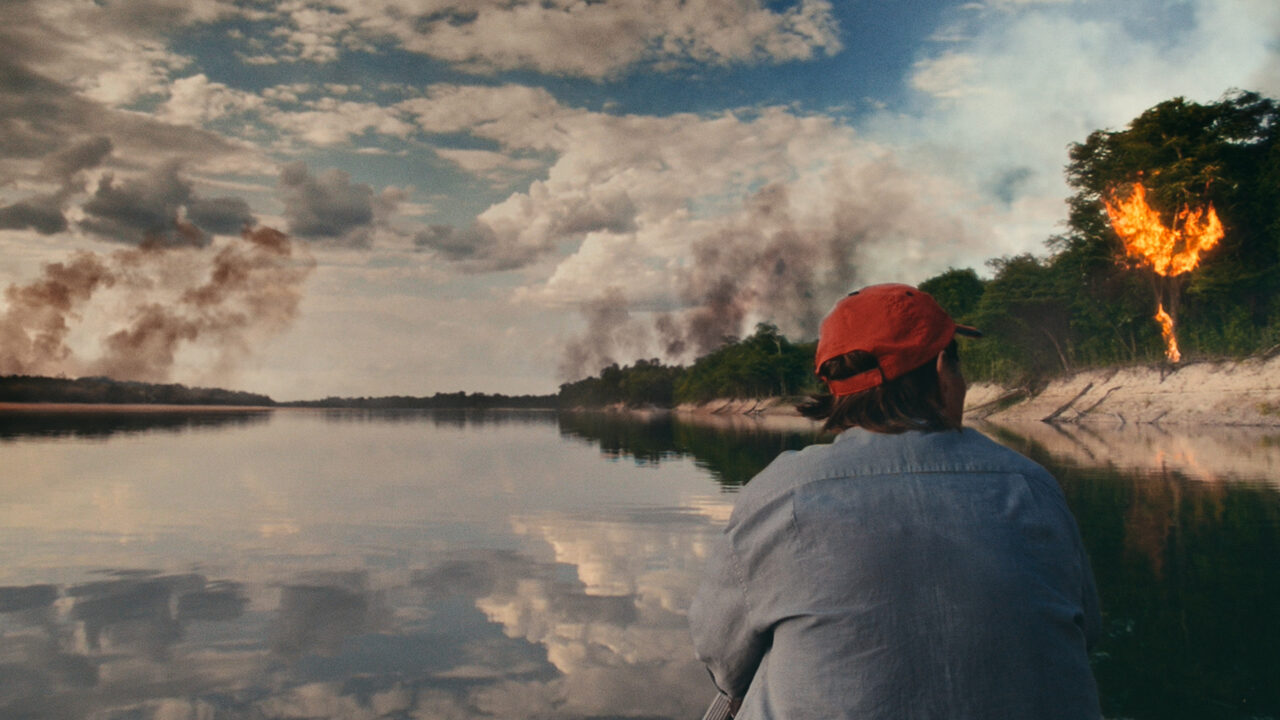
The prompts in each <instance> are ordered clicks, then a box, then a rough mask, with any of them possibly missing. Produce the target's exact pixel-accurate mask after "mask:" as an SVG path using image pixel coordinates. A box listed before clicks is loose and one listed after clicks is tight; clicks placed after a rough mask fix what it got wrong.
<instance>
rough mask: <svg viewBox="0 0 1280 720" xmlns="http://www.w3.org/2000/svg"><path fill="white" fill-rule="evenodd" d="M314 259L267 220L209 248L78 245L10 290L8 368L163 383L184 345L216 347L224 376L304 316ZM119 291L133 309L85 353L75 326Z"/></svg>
mask: <svg viewBox="0 0 1280 720" xmlns="http://www.w3.org/2000/svg"><path fill="white" fill-rule="evenodd" d="M313 267H314V261H312V260H311V258H310V257H309V256H306V255H305V254H302V255H299V254H296V253H295V249H294V245H293V243H292V242H291V240H290V239H289V237H288V236H286V235H285V234H284V233H281V232H279V231H277V230H273V229H272V228H268V227H259V228H256V229H253V230H246V231H245V232H244V233H243V234H242V235H241V236H240V237H239V238H235V239H230V240H228V241H227V242H225V243H220V244H218V245H213V246H209V247H192V246H172V245H168V244H154V243H144V244H143V245H141V246H139V247H137V248H130V249H126V250H119V251H116V252H114V253H111V254H109V255H99V254H96V253H91V252H80V253H77V254H76V255H75V256H73V257H72V259H71V260H69V261H66V262H56V263H50V264H49V265H47V266H45V268H44V273H43V276H42V277H41V278H40V279H38V280H36V281H35V282H32V283H30V284H27V285H11V286H10V287H9V288H8V289H7V290H6V291H5V299H6V301H7V308H6V310H5V312H4V314H3V315H2V316H0V343H2V345H0V374H6V375H15V374H21V375H79V374H85V373H88V374H93V375H106V376H109V377H112V378H115V379H118V380H139V381H146V382H163V381H166V380H168V379H169V376H170V373H171V371H172V369H173V366H174V364H175V361H176V360H177V358H178V354H179V352H180V351H182V350H183V349H184V348H191V349H193V350H196V351H199V352H203V353H205V354H207V355H210V356H211V364H210V368H211V371H210V376H211V377H215V378H220V377H226V376H227V375H228V374H229V373H230V372H232V371H233V370H234V369H235V367H236V366H237V365H238V364H239V362H240V361H241V360H243V359H244V358H245V357H246V356H247V355H248V354H250V352H251V351H252V349H253V347H254V344H255V343H256V342H258V341H260V340H262V339H265V338H266V337H269V336H271V335H274V334H277V333H280V332H282V331H283V330H285V329H286V328H287V327H288V326H289V325H290V323H291V322H292V321H293V320H294V319H295V318H296V317H297V314H298V306H299V303H300V301H301V298H302V295H301V288H302V283H303V281H304V280H305V279H306V278H307V276H308V275H309V274H310V272H311V270H312V269H313ZM107 291H110V293H111V294H112V295H111V297H106V294H107ZM112 300H114V301H116V302H119V303H121V304H123V305H124V306H125V307H126V308H127V309H126V310H124V311H122V312H121V313H120V314H119V316H118V317H115V318H113V319H112V320H111V321H110V322H111V325H112V327H110V328H108V329H107V330H106V332H105V333H103V334H101V335H100V336H99V337H97V339H96V344H97V346H98V347H97V348H94V350H96V351H97V352H96V356H93V357H83V356H82V355H87V354H89V353H81V354H78V353H77V352H76V351H75V350H73V348H72V347H71V345H70V344H69V342H68V336H69V334H70V333H71V332H72V330H73V328H74V327H76V326H77V323H80V322H81V321H83V319H84V314H85V312H86V310H87V309H89V307H90V302H91V301H93V302H94V303H95V304H98V303H103V304H104V305H106V306H109V305H110V303H111V301H112Z"/></svg>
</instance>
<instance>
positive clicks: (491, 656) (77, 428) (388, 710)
mask: <svg viewBox="0 0 1280 720" xmlns="http://www.w3.org/2000/svg"><path fill="white" fill-rule="evenodd" d="M982 429H983V431H984V432H987V433H988V434H991V435H992V436H993V437H995V438H996V439H997V440H999V441H1000V442H1003V443H1006V444H1008V445H1011V446H1013V447H1015V448H1017V449H1019V450H1021V451H1023V452H1025V453H1027V454H1029V455H1031V456H1032V457H1033V458H1034V459H1036V460H1037V461H1039V462H1041V463H1042V464H1044V465H1046V466H1047V467H1049V468H1050V470H1052V471H1053V472H1054V474H1055V475H1056V476H1057V477H1058V478H1059V480H1060V482H1061V483H1062V485H1063V488H1064V491H1065V492H1066V495H1067V498H1068V501H1069V502H1070V504H1071V506H1072V509H1073V510H1074V511H1075V513H1076V516H1077V518H1078V520H1079V523H1080V526H1081V530H1082V533H1083V535H1084V538H1085V542H1086V545H1087V547H1088V549H1089V552H1090V555H1091V556H1092V558H1093V564H1094V569H1095V572H1096V574H1097V577H1098V582H1099V587H1100V592H1101V595H1102V600H1103V605H1104V615H1105V623H1106V637H1105V639H1104V641H1103V642H1102V644H1101V645H1100V647H1099V648H1098V650H1097V652H1095V654H1094V657H1093V662H1094V669H1095V674H1096V675H1097V677H1098V680H1099V685H1100V688H1101V691H1102V695H1103V702H1104V710H1105V712H1106V714H1107V716H1108V717H1110V718H1143V719H1146V718H1150V719H1152V720H1156V719H1161V720H1163V719H1166V718H1197V719H1199V718H1241V719H1244V718H1266V717H1278V716H1280V682H1277V678H1280V653H1277V652H1276V648H1278V647H1280V613H1278V612H1277V610H1276V609H1277V603H1276V597H1277V593H1278V592H1280V433H1277V432H1275V431H1272V432H1270V433H1268V432H1263V431H1255V430H1246V429H1239V428H1236V429H1221V430H1209V429H1205V428H1197V429H1196V430H1195V432H1193V433H1178V432H1174V431H1163V430H1160V429H1159V428H1155V427H1150V426H1148V427H1145V428H1143V427H1134V426H1129V427H1126V428H1120V429H1111V430H1106V431H1100V430H1092V431H1090V430H1087V429H1081V428H1074V429H1073V428H1054V427H1051V426H1048V425H1043V424H1035V425H1029V426H1022V427H995V426H989V427H983V428H982ZM819 440H821V438H820V437H819V436H818V435H817V433H816V432H815V431H814V430H813V429H812V428H811V427H810V426H809V425H808V424H806V423H803V422H800V421H787V420H776V421H771V422H763V421H753V420H748V419H744V418H735V419H720V420H716V421H714V422H713V421H701V422H687V421H680V420H673V419H671V418H663V417H659V418H652V419H649V420H647V421H644V420H638V419H634V418H622V417H618V416H597V415H569V414H566V415H557V414H555V413H550V412H506V413H500V412H488V413H463V412H453V413H445V412H436V413H430V412H403V411H402V412H365V411H312V410H305V411H303V410H277V411H271V412H235V411H222V412H217V413H200V412H193V413H150V412H135V413H91V414H80V413H69V412H65V411H64V412H15V411H9V412H4V413H3V414H0V473H2V477H3V481H2V482H0V717H4V718H58V719H64V718H67V719H77V718H85V719H89V718H92V719H93V720H116V719H119V720H123V719H125V718H129V719H144V720H150V719H153V718H154V719H156V720H187V719H190V720H197V719H199V720H215V719H221V718H237V719H238V718H356V719H361V718H442V719H443V718H448V719H450V720H465V719H470V718H491V717H492V718H555V719H559V718H566V719H568V718H575V719H576V718H584V719H585V718H613V717H638V718H672V719H677V718H692V717H700V716H701V715H700V714H701V711H702V709H703V707H704V706H705V705H706V703H707V701H708V700H709V699H710V685H709V682H708V680H707V677H706V674H705V672H704V671H703V670H702V668H701V667H700V665H699V664H698V663H697V662H696V661H695V660H693V658H692V650H691V649H690V646H689V640H688V633H687V628H686V624H685V610H686V608H687V607H688V604H689V600H690V598H691V596H692V593H693V591H694V589H695V588H696V585H697V582H698V577H699V573H700V570H701V567H702V563H703V561H704V558H705V554H706V549H707V546H708V543H709V542H710V541H711V539H712V537H713V536H714V535H715V533H716V532H717V531H718V530H719V528H720V527H722V526H723V524H724V522H725V520H726V518H727V517H728V514H729V511H730V509H731V507H732V503H733V500H734V497H735V493H736V491H737V489H738V488H739V487H741V485H742V484H743V483H745V482H746V481H747V480H749V479H750V477H751V476H752V475H753V474H754V473H755V472H756V471H758V470H759V469H760V468H761V467H763V466H764V465H765V464H766V463H768V462H769V460H771V459H772V458H773V457H774V456H775V455H777V453H779V452H781V451H783V450H787V449H795V448H799V447H803V446H804V445H806V444H809V443H812V442H815V441H819Z"/></svg>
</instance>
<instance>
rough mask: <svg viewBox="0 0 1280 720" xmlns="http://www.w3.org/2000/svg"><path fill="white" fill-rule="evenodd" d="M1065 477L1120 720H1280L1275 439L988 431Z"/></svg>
mask: <svg viewBox="0 0 1280 720" xmlns="http://www.w3.org/2000/svg"><path fill="white" fill-rule="evenodd" d="M987 430H988V431H990V432H993V433H994V434H996V435H997V436H998V437H999V438H1000V439H1001V440H1002V441H1003V442H1005V443H1007V444H1009V445H1012V446H1014V447H1016V448H1017V449H1019V450H1020V451H1022V452H1024V453H1026V454H1028V455H1030V456H1031V457H1032V458H1034V459H1035V460H1037V461H1039V462H1040V463H1041V464H1043V465H1045V466H1046V467H1048V468H1049V469H1050V470H1051V471H1053V473H1054V474H1055V475H1056V476H1057V477H1058V480H1059V482H1060V483H1061V484H1062V486H1063V489H1064V491H1065V492H1066V495H1067V500H1068V502H1069V503H1070V504H1071V507H1072V509H1073V511H1074V512H1075V514H1076V517H1077V518H1078V520H1079V522H1080V526H1081V532H1082V534H1083V535H1084V539H1085V544H1086V545H1087V546H1088V550H1089V553H1090V556H1091V558H1092V560H1093V567H1094V571H1095V573H1096V574H1097V576H1098V585H1099V591H1100V594H1101V596H1102V601H1103V611H1104V618H1105V620H1106V622H1107V625H1108V628H1109V632H1108V636H1107V638H1106V640H1105V641H1104V642H1103V643H1102V645H1101V647H1100V648H1099V652H1098V654H1097V656H1096V658H1095V661H1096V662H1095V672H1096V674H1097V677H1098V681H1099V684H1100V687H1101V690H1102V693H1103V702H1104V709H1105V710H1106V711H1107V713H1108V714H1109V715H1112V716H1117V717H1135V718H1188V719H1190V718H1261V717H1276V716H1280V684H1277V683H1276V678H1280V655H1277V654H1276V652H1275V648H1276V647H1278V646H1280V614H1278V613H1276V612H1275V607H1276V605H1275V603H1276V598H1277V597H1278V596H1280V563H1278V562H1277V561H1276V558H1277V557H1280V484H1278V483H1277V479H1278V477H1277V475H1276V474H1274V473H1273V472H1270V471H1269V469H1270V468H1272V467H1276V463H1277V461H1278V460H1280V449H1277V445H1276V443H1275V434H1274V431H1264V430H1259V429H1248V428H1232V429H1226V428H1200V429H1197V432H1196V434H1194V435H1191V434H1186V435H1184V434H1178V433H1174V432H1170V431H1165V430H1162V429H1160V428H1157V427H1150V426H1147V427H1141V426H1139V427H1132V428H1123V429H1117V428H1112V429H1109V430H1107V431H1105V432H1099V431H1097V430H1090V429H1088V428H1079V427H1073V426H1071V427H1059V428H1054V427H1051V426H1047V425H1044V424H1042V423H1036V424H1031V425H1025V426H1023V425H1019V426H1013V427H1002V428H987Z"/></svg>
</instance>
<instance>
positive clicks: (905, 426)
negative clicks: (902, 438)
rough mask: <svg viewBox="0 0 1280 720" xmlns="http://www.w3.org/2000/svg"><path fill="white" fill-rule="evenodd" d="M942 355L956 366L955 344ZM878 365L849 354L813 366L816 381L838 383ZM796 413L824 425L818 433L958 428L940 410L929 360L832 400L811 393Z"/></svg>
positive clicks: (860, 353)
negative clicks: (897, 375) (897, 374)
mask: <svg viewBox="0 0 1280 720" xmlns="http://www.w3.org/2000/svg"><path fill="white" fill-rule="evenodd" d="M942 352H943V355H944V356H945V358H946V361H947V362H951V363H959V362H960V351H959V348H958V347H957V346H956V341H955V340H952V341H951V342H950V343H949V344H948V345H947V347H946V348H945V349H944V350H943V351H942ZM878 367H879V363H878V362H877V361H876V358H875V356H874V355H872V354H871V353H869V352H866V351H863V350H854V351H853V352H851V353H847V354H845V355H840V356H837V357H834V358H831V359H830V360H828V361H826V362H824V363H823V364H822V367H820V368H818V377H820V378H822V379H823V380H843V379H845V378H849V377H853V376H854V375H857V374H859V373H864V372H868V371H871V370H875V369H876V368H878ZM824 389H825V388H824ZM796 409H797V410H799V411H800V413H801V414H802V415H804V416H805V417H807V418H810V419H812V420H821V421H823V425H822V429H824V430H829V431H840V430H845V429H847V428H851V427H861V428H866V429H867V430H872V431H874V432H882V433H902V432H906V431H908V430H924V431H926V432H932V431H938V430H958V429H959V427H958V426H957V425H956V424H955V423H953V422H952V421H950V420H948V419H947V417H946V415H945V413H944V412H943V407H942V391H941V387H940V385H939V383H938V368H937V366H936V364H935V363H934V361H932V360H931V361H929V362H927V363H925V364H923V365H921V366H920V367H918V368H916V369H914V370H912V371H910V372H908V373H906V374H905V375H901V376H899V377H896V378H894V379H892V380H888V381H885V382H883V383H881V384H879V385H877V386H875V387H873V388H870V389H867V390H863V391H862V392H857V393H853V394H852V395H844V396H841V397H835V396H834V395H832V394H831V393H830V392H829V391H826V392H823V393H820V394H818V395H814V396H812V397H810V398H809V399H808V400H806V401H805V402H804V403H801V404H800V405H798V406H796Z"/></svg>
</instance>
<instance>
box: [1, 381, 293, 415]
mask: <svg viewBox="0 0 1280 720" xmlns="http://www.w3.org/2000/svg"><path fill="white" fill-rule="evenodd" d="M0 401H4V402H18V403H44V402H48V403H84V404H94V405H96V404H111V405H118V404H131V405H146V404H161V405H237V406H260V407H267V406H271V405H275V404H276V402H275V401H274V400H272V399H271V398H269V397H267V396H266V395H258V394H255V393H247V392H239V391H235V390H222V389H219V388H192V387H187V386H186V385H178V384H168V385H156V384H153V383H142V382H125V381H120V380H112V379H111V378H106V377H87V378H79V379H76V380H71V379H68V378H51V377H39V376H27V375H6V376H3V377H0Z"/></svg>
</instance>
